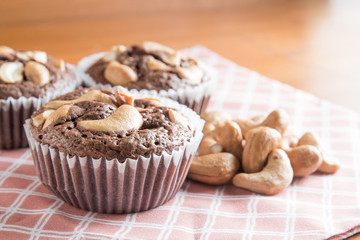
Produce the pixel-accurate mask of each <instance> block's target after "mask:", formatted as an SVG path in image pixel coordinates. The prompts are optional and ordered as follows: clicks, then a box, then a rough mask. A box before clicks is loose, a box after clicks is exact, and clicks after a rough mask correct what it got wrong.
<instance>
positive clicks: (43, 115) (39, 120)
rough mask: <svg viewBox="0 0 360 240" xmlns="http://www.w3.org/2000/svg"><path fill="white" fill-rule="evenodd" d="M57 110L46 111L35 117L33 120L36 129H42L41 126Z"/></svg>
mask: <svg viewBox="0 0 360 240" xmlns="http://www.w3.org/2000/svg"><path fill="white" fill-rule="evenodd" d="M54 111H55V110H46V111H44V112H42V113H40V114H38V115H36V116H34V117H32V118H31V119H32V120H33V124H34V126H35V127H40V125H42V124H43V123H44V122H45V120H46V119H47V118H48V117H49V116H50V114H51V113H53V112H54Z"/></svg>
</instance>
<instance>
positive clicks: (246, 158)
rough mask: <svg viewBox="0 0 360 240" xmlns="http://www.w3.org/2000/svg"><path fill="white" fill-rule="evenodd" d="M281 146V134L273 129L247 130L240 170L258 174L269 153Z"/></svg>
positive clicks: (258, 128)
mask: <svg viewBox="0 0 360 240" xmlns="http://www.w3.org/2000/svg"><path fill="white" fill-rule="evenodd" d="M280 145H281V134H280V133H279V132H278V131H276V130H275V129H273V128H269V127H257V128H253V129H251V130H249V131H248V132H247V135H246V142H245V146H244V151H243V155H242V168H243V170H244V171H245V172H247V173H255V172H259V171H261V170H262V169H263V167H264V166H265V163H266V158H267V156H268V155H269V153H270V152H271V151H272V150H274V149H275V148H278V147H280Z"/></svg>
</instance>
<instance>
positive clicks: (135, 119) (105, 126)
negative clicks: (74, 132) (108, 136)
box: [78, 104, 143, 132]
mask: <svg viewBox="0 0 360 240" xmlns="http://www.w3.org/2000/svg"><path fill="white" fill-rule="evenodd" d="M142 124H143V119H142V116H141V114H140V113H139V112H138V110H137V109H136V108H135V107H133V106H130V105H127V104H124V105H121V106H120V107H119V108H118V109H116V110H115V112H113V113H112V114H111V115H110V116H109V117H107V118H105V119H99V120H83V121H79V122H78V126H79V127H82V128H85V129H89V130H95V131H104V132H112V131H116V132H117V131H127V130H131V129H139V128H140V127H141V125H142Z"/></svg>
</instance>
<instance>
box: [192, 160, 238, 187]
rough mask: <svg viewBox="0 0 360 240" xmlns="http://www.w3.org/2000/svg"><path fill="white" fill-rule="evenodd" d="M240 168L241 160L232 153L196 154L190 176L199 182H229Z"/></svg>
mask: <svg viewBox="0 0 360 240" xmlns="http://www.w3.org/2000/svg"><path fill="white" fill-rule="evenodd" d="M239 168H240V163H239V160H238V159H237V158H236V157H235V156H234V155H233V154H231V153H216V154H208V155H203V156H195V157H194V158H193V160H192V162H191V165H190V169H189V173H188V177H189V178H190V179H192V180H196V181H199V182H203V183H208V184H214V185H220V184H225V183H227V182H229V181H230V180H231V179H232V177H233V176H234V175H235V174H236V173H237V171H238V170H239Z"/></svg>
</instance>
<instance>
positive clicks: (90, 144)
mask: <svg viewBox="0 0 360 240" xmlns="http://www.w3.org/2000/svg"><path fill="white" fill-rule="evenodd" d="M91 91H98V92H99V93H101V94H105V95H106V96H107V97H109V98H108V99H111V102H112V103H105V102H103V101H98V100H94V99H87V100H84V101H78V102H71V103H69V104H66V106H69V111H68V112H67V113H66V114H65V115H61V116H60V117H58V118H56V119H55V120H54V121H52V122H51V124H48V125H47V123H46V122H45V123H42V124H38V123H37V122H36V121H35V120H36V119H37V118H39V117H41V116H42V115H41V114H43V115H44V112H45V113H46V111H54V110H55V111H56V109H54V108H51V107H49V106H52V105H53V103H54V102H55V103H56V101H58V100H74V99H78V98H79V97H81V96H84V95H85V94H87V93H89V92H91ZM126 101H127V100H126V98H124V95H121V96H120V95H119V92H116V91H112V90H106V89H100V90H94V89H89V88H86V89H85V88H84V89H79V90H76V91H73V92H71V93H68V94H66V95H63V96H61V97H59V98H57V99H55V100H53V101H51V102H50V103H49V104H47V105H45V106H43V107H41V108H40V109H39V110H38V111H37V112H35V113H34V114H33V115H32V120H31V124H30V129H31V132H32V134H33V136H34V138H35V140H36V141H38V142H41V143H43V144H49V145H50V146H52V147H55V148H58V149H59V150H60V151H63V152H65V153H68V154H70V155H77V156H81V157H83V156H91V157H94V158H100V157H105V158H106V159H114V158H116V159H118V160H119V161H120V162H124V161H125V159H126V158H132V159H136V158H137V157H139V156H145V157H148V156H149V155H150V154H152V153H154V154H157V155H160V154H162V153H163V151H166V152H168V153H171V152H172V151H173V150H177V149H179V147H180V146H182V145H184V143H185V141H189V140H190V139H191V138H192V136H193V131H192V130H191V128H190V127H189V126H187V127H185V126H183V125H181V124H178V123H175V122H173V121H172V120H171V119H170V117H169V113H170V111H174V110H173V109H171V108H168V107H166V106H163V105H162V104H161V103H160V102H158V101H156V100H154V99H135V100H134V104H133V107H134V108H133V109H135V108H136V109H137V111H138V112H139V113H140V115H139V116H141V119H142V120H141V121H142V124H141V126H140V127H139V128H131V129H126V130H115V131H104V130H98V129H99V128H94V129H89V128H84V127H83V126H84V125H82V124H81V123H80V122H82V123H83V122H84V121H87V120H99V119H107V118H109V116H111V115H114V112H115V111H117V109H120V107H122V106H123V105H127V104H126ZM63 106H64V105H63ZM127 106H130V105H127ZM57 109H59V108H57ZM50 118H52V117H51V115H50V116H48V119H50ZM134 121H136V119H134ZM118 124H121V123H118V122H116V125H118ZM36 125H37V126H36ZM45 125H47V126H46V127H45V128H44V126H45Z"/></svg>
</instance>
